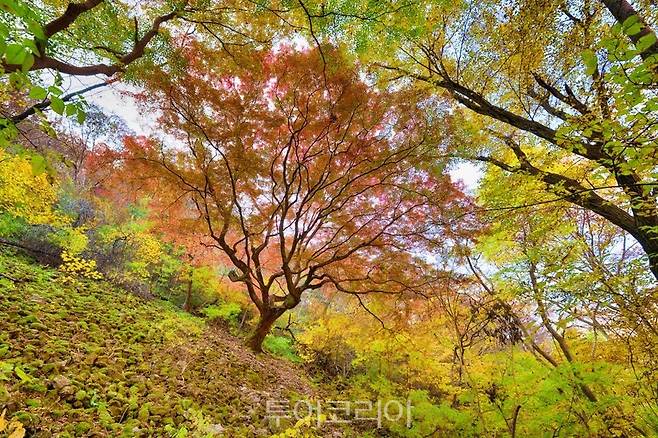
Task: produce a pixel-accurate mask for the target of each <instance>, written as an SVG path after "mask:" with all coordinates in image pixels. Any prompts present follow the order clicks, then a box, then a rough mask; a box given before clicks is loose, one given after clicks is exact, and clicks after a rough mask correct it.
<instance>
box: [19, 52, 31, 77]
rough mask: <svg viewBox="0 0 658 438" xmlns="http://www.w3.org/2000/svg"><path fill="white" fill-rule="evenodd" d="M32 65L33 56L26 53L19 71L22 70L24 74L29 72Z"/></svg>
mask: <svg viewBox="0 0 658 438" xmlns="http://www.w3.org/2000/svg"><path fill="white" fill-rule="evenodd" d="M33 65H34V55H33V54H31V53H26V54H25V59H23V63H22V64H21V70H23V71H24V72H28V71H30V69H31V68H32V66H33Z"/></svg>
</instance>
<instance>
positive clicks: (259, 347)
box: [247, 310, 283, 353]
mask: <svg viewBox="0 0 658 438" xmlns="http://www.w3.org/2000/svg"><path fill="white" fill-rule="evenodd" d="M282 313H283V312H278V311H272V310H268V311H265V312H264V313H261V314H260V318H259V319H258V325H257V326H256V329H255V330H254V333H253V334H252V335H251V337H250V338H249V340H248V341H247V345H248V346H249V348H251V349H252V350H253V351H255V352H256V353H262V352H263V341H264V340H265V336H267V335H268V333H269V332H270V330H271V329H272V326H273V325H274V322H275V321H276V320H277V319H278V318H279V316H281V314H282Z"/></svg>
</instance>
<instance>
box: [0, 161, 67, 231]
mask: <svg viewBox="0 0 658 438" xmlns="http://www.w3.org/2000/svg"><path fill="white" fill-rule="evenodd" d="M56 200H57V186H56V184H53V183H51V182H50V181H48V176H47V174H46V173H45V172H41V173H39V174H35V173H34V172H33V170H32V164H31V162H30V160H29V159H28V158H25V157H20V156H17V155H11V154H8V153H7V152H5V151H2V150H0V211H5V212H7V213H9V214H11V215H13V216H16V217H19V218H22V219H24V220H25V221H26V222H28V223H29V224H33V225H37V224H50V225H59V224H63V223H65V222H66V217H65V216H64V215H62V214H59V213H57V212H56V211H54V210H53V205H54V203H55V201H56Z"/></svg>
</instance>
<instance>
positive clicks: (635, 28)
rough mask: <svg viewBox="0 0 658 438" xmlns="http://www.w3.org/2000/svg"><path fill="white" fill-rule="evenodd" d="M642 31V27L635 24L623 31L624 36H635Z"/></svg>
mask: <svg viewBox="0 0 658 438" xmlns="http://www.w3.org/2000/svg"><path fill="white" fill-rule="evenodd" d="M641 31H642V25H641V24H640V23H635V24H634V25H632V26H630V27H629V28H628V29H626V30H625V31H624V33H626V35H630V36H632V35H637V34H638V33H640V32H641Z"/></svg>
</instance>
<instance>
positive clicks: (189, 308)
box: [183, 275, 192, 312]
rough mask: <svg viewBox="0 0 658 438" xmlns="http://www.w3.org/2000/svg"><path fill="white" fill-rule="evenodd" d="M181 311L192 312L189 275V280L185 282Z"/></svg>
mask: <svg viewBox="0 0 658 438" xmlns="http://www.w3.org/2000/svg"><path fill="white" fill-rule="evenodd" d="M183 310H184V311H186V312H190V311H192V275H190V280H189V281H188V282H187V294H185V302H184V303H183Z"/></svg>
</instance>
